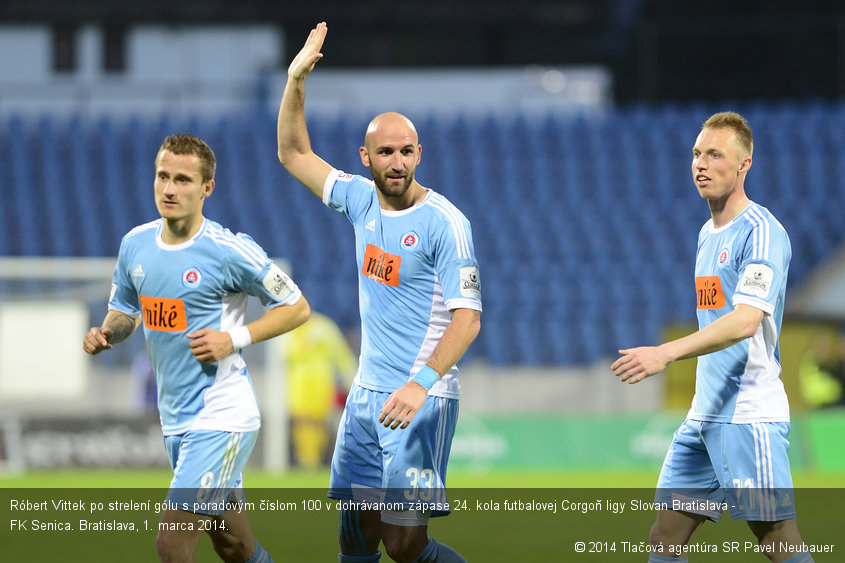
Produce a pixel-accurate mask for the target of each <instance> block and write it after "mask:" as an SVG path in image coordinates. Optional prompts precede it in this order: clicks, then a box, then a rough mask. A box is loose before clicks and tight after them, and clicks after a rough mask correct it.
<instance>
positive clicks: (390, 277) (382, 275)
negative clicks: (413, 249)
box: [361, 244, 402, 287]
mask: <svg viewBox="0 0 845 563" xmlns="http://www.w3.org/2000/svg"><path fill="white" fill-rule="evenodd" d="M401 264H402V258H401V257H399V256H396V255H395V254H390V253H389V252H385V251H384V250H382V249H381V248H379V247H377V246H375V245H373V244H368V245H367V250H366V252H365V253H364V265H363V266H362V267H361V273H362V274H363V275H364V276H366V277H368V278H370V279H371V280H374V281H377V282H379V283H383V284H384V285H389V286H391V287H396V286H398V285H399V267H400V266H401Z"/></svg>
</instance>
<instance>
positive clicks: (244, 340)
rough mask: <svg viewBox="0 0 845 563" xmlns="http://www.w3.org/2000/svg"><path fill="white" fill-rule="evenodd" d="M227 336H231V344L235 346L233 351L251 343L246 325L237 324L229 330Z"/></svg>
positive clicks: (250, 336)
mask: <svg viewBox="0 0 845 563" xmlns="http://www.w3.org/2000/svg"><path fill="white" fill-rule="evenodd" d="M229 336H230V337H231V338H232V346H234V347H235V352H237V351H239V350H241V349H242V348H246V347H247V346H249V345H250V344H252V335H251V334H250V333H249V329H248V328H247V327H246V326H239V327H238V328H234V329H232V330H230V331H229Z"/></svg>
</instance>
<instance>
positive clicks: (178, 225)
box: [161, 215, 205, 245]
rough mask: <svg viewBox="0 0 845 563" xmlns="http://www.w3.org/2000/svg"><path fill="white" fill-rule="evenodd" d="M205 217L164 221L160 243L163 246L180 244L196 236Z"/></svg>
mask: <svg viewBox="0 0 845 563" xmlns="http://www.w3.org/2000/svg"><path fill="white" fill-rule="evenodd" d="M203 221H205V217H203V216H202V215H199V216H197V217H188V218H184V219H165V220H164V224H163V225H162V229H161V241H162V242H163V243H164V244H173V245H176V244H182V243H183V242H187V241H189V240H191V238H192V237H193V236H194V235H196V234H197V233H198V232H199V230H200V228H201V227H202V223H203Z"/></svg>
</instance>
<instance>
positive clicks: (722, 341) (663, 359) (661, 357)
mask: <svg viewBox="0 0 845 563" xmlns="http://www.w3.org/2000/svg"><path fill="white" fill-rule="evenodd" d="M763 315H764V313H763V311H762V310H760V309H757V308H756V307H752V306H750V305H744V304H740V305H737V306H736V308H735V309H734V310H733V311H731V312H730V313H728V314H727V315H725V316H723V317H720V318H719V319H717V320H716V321H714V322H712V323H711V324H709V325H707V326H706V327H704V328H702V329H701V330H699V331H697V332H694V333H692V334H689V335H687V336H684V337H682V338H678V339H677V340H672V341H671V342H666V343H665V344H661V345H660V346H642V347H639V348H628V349H626V350H619V354H620V357H619V359H617V360H616V361H615V362H613V365H611V366H610V369H611V370H613V372H614V373H615V374H616V376H617V377H619V379H620V380H621V381H626V382H628V383H637V382H639V381H642V380H643V379H645V378H646V377H651V376H652V375H654V374H656V373H660V372H661V371H663V370H664V369H666V366H667V365H669V364H670V363H672V362H674V361H676V360H684V359H687V358H694V357H697V356H703V355H705V354H710V353H711V352H716V351H718V350H722V349H724V348H728V347H730V346H733V345H734V344H737V343H738V342H741V341H743V340H745V339H746V338H750V337H752V336H754V334H755V333H756V332H757V329H758V328H759V326H760V323H761V322H762V321H763Z"/></svg>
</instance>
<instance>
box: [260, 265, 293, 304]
mask: <svg viewBox="0 0 845 563" xmlns="http://www.w3.org/2000/svg"><path fill="white" fill-rule="evenodd" d="M262 283H263V284H264V289H266V290H267V291H269V292H270V293H272V294H273V295H274V296H276V298H277V299H278V298H280V297H282V296H283V295H289V294H291V293H293V280H291V279H290V278H289V277H288V275H287V274H286V273H284V272H283V271H282V269H281V268H279V267H278V266H277V265H276V264H273V265H271V266H270V269H269V270H268V271H267V275H265V276H264V280H262Z"/></svg>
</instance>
